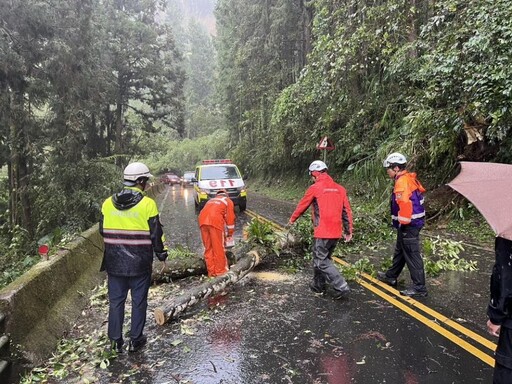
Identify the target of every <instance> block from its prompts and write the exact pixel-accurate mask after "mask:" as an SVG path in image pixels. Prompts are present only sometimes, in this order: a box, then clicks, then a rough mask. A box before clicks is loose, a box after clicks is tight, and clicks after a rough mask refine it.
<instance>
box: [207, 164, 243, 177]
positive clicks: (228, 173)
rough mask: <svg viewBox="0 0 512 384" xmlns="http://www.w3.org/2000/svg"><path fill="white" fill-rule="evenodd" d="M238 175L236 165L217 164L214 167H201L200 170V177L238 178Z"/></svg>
mask: <svg viewBox="0 0 512 384" xmlns="http://www.w3.org/2000/svg"><path fill="white" fill-rule="evenodd" d="M238 178H240V175H239V173H238V170H237V169H236V167H233V166H226V165H219V166H215V167H203V169H202V170H201V179H203V180H219V179H238Z"/></svg>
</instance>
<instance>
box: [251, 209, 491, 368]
mask: <svg viewBox="0 0 512 384" xmlns="http://www.w3.org/2000/svg"><path fill="white" fill-rule="evenodd" d="M246 213H247V214H249V216H252V217H255V218H257V219H258V220H261V221H264V222H266V223H268V224H270V225H272V226H273V227H275V228H277V229H280V230H282V229H283V227H282V226H280V225H279V224H277V223H274V222H273V221H271V220H269V219H267V218H265V217H263V216H261V215H258V214H257V213H255V212H253V211H249V210H246ZM333 260H334V261H336V262H337V263H339V264H342V265H345V266H350V265H351V264H350V263H348V262H346V261H344V260H341V259H339V258H337V257H333ZM361 276H362V277H364V278H365V279H367V280H369V281H371V282H372V283H373V284H376V285H378V287H379V288H380V289H379V288H377V287H375V286H374V285H372V284H369V283H368V282H366V281H365V280H363V279H362V278H358V279H356V281H357V283H358V284H360V285H361V286H363V287H364V288H366V289H368V290H369V291H371V292H373V293H375V294H376V295H378V296H380V297H381V298H383V299H384V300H386V301H387V302H389V303H391V304H392V305H394V306H395V307H397V308H399V309H401V310H402V311H404V312H406V313H407V314H409V315H410V316H412V317H413V318H415V319H417V320H418V321H420V322H422V323H423V324H425V325H426V326H428V327H429V328H431V329H433V330H435V331H436V332H438V333H439V334H441V335H442V336H444V337H446V338H447V339H449V340H450V341H452V342H453V343H455V344H457V345H459V346H461V347H462V348H464V349H465V350H466V351H468V352H469V353H471V354H472V355H473V356H475V357H477V358H479V359H480V360H482V361H483V362H485V363H487V364H489V365H490V366H494V357H491V356H489V355H488V354H487V353H485V352H483V351H481V350H480V349H478V348H476V347H474V346H473V345H471V344H470V343H468V342H467V341H465V340H463V339H462V338H461V337H459V336H457V335H455V334H453V333H452V332H450V331H448V330H447V329H445V328H443V327H441V326H440V325H439V324H438V323H437V322H436V321H434V320H431V319H429V318H427V317H426V316H424V315H422V314H420V313H419V312H417V311H416V310H414V309H413V308H416V309H418V310H420V311H423V312H424V313H426V314H428V315H430V316H432V317H433V318H434V319H435V320H437V321H439V322H441V323H442V324H445V325H446V326H449V327H451V328H453V329H455V330H457V331H458V332H460V333H462V334H463V335H465V336H467V337H469V338H470V339H472V340H474V341H475V342H477V343H479V344H481V345H482V346H484V347H486V348H488V349H490V350H491V351H494V350H495V349H496V344H495V343H493V342H492V341H490V340H488V339H486V338H485V337H482V336H481V335H479V334H477V333H475V332H473V331H471V330H470V329H468V328H466V327H464V326H462V325H461V324H459V323H457V322H455V321H453V320H452V319H450V318H448V317H446V316H445V315H442V314H441V313H439V312H437V311H435V310H433V309H432V308H430V307H428V306H426V305H424V304H422V303H420V302H419V301H417V300H414V299H412V298H410V297H401V296H399V297H400V299H401V300H403V301H406V302H407V303H408V305H406V304H404V303H403V302H401V301H399V300H397V299H395V298H394V297H392V296H390V295H388V294H387V293H385V292H383V291H382V290H381V289H384V290H387V291H388V292H390V293H392V294H393V295H396V294H397V293H398V292H397V291H396V290H395V289H393V288H391V287H389V286H387V285H386V284H384V283H382V282H380V281H379V280H377V279H375V278H373V277H372V276H370V275H368V274H366V273H361ZM409 305H410V306H409Z"/></svg>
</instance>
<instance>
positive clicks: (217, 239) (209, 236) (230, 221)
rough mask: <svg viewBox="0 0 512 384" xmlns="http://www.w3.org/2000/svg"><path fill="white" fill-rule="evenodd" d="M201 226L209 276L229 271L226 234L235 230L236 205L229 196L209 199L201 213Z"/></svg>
mask: <svg viewBox="0 0 512 384" xmlns="http://www.w3.org/2000/svg"><path fill="white" fill-rule="evenodd" d="M199 227H200V228H201V239H202V240H203V245H204V261H205V263H206V269H207V270H208V276H210V277H215V276H220V275H223V274H225V273H226V272H227V271H228V260H227V258H226V252H225V250H224V235H225V231H226V230H227V235H228V236H233V233H234V232H235V206H234V204H233V202H232V201H231V199H230V198H229V197H227V196H223V195H218V196H216V197H214V198H213V199H210V200H208V202H207V203H206V204H205V206H204V208H203V209H202V210H201V213H200V214H199Z"/></svg>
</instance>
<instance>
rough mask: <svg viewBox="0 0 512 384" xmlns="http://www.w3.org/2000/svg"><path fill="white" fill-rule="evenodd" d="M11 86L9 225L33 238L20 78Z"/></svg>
mask: <svg viewBox="0 0 512 384" xmlns="http://www.w3.org/2000/svg"><path fill="white" fill-rule="evenodd" d="M11 89H12V90H13V92H12V96H11V99H10V107H9V112H10V113H9V136H10V143H11V147H10V161H9V207H10V209H11V212H10V222H11V225H12V226H14V225H19V226H21V227H22V228H24V229H25V230H27V231H28V234H29V237H30V238H31V239H32V238H33V232H34V231H33V229H34V228H33V224H32V215H31V211H32V209H31V202H30V198H29V169H28V168H29V167H28V158H27V155H26V152H25V151H26V148H27V147H28V142H27V141H28V136H27V134H26V131H25V129H26V127H25V126H24V125H25V122H24V119H23V116H25V115H26V114H27V111H25V108H24V89H23V86H22V80H21V79H16V80H15V81H13V82H12V84H11Z"/></svg>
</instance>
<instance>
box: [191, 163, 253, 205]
mask: <svg viewBox="0 0 512 384" xmlns="http://www.w3.org/2000/svg"><path fill="white" fill-rule="evenodd" d="M245 179H246V178H245V177H242V174H241V173H240V171H239V170H238V167H237V166H236V165H235V164H233V163H232V162H231V160H229V159H213V160H203V161H202V163H201V164H200V165H198V166H196V171H195V178H194V180H193V181H194V204H195V207H196V210H197V211H200V210H201V209H202V208H203V207H204V205H205V204H206V202H207V201H208V199H211V198H212V197H215V195H216V194H217V191H218V190H219V189H225V190H226V191H227V192H228V195H229V197H230V199H231V200H232V201H233V203H234V204H235V205H237V206H238V208H239V210H240V212H242V211H245V209H246V207H247V190H246V187H245V183H244V180H245Z"/></svg>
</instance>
